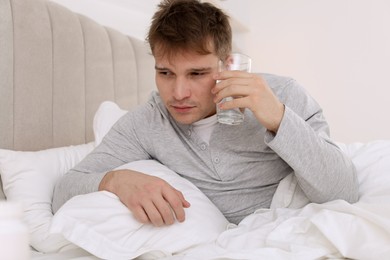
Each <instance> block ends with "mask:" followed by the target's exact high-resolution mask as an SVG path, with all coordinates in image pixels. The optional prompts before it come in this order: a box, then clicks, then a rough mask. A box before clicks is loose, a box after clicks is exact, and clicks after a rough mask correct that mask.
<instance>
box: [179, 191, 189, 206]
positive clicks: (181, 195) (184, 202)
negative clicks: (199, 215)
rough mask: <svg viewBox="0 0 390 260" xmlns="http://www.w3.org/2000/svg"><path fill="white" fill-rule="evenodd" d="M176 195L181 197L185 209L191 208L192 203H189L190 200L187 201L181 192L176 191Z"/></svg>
mask: <svg viewBox="0 0 390 260" xmlns="http://www.w3.org/2000/svg"><path fill="white" fill-rule="evenodd" d="M176 193H177V195H178V196H179V198H180V199H181V201H182V203H183V207H185V208H189V207H190V206H191V203H189V202H188V200H186V199H185V198H184V195H183V193H182V192H181V191H178V190H176Z"/></svg>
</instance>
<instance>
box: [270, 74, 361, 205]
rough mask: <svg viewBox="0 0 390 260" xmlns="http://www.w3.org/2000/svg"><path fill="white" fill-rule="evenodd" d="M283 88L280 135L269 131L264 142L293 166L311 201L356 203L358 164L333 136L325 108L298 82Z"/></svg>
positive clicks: (289, 83)
mask: <svg viewBox="0 0 390 260" xmlns="http://www.w3.org/2000/svg"><path fill="white" fill-rule="evenodd" d="M282 89H283V91H282V92H281V93H278V95H279V98H280V100H281V101H282V102H283V103H284V105H285V113H284V116H283V119H282V122H281V125H280V127H279V129H278V132H277V134H273V133H271V132H267V133H266V135H265V142H266V143H267V145H268V146H269V147H270V148H271V149H273V150H274V151H275V152H276V153H277V154H278V155H279V156H280V157H281V158H282V159H283V160H284V161H286V162H287V163H288V164H289V165H290V166H291V168H292V169H293V170H294V173H295V175H296V177H297V181H298V184H299V186H300V187H301V189H302V190H303V192H304V193H305V194H306V196H307V197H308V199H309V200H310V201H312V202H315V203H324V202H327V201H331V200H336V199H342V200H346V201H348V202H350V203H354V202H356V201H357V199H358V180H357V176H356V169H355V166H354V164H353V162H352V160H351V159H350V158H349V157H347V156H346V155H345V154H344V153H343V152H342V151H341V149H339V147H338V146H337V145H336V144H335V143H334V142H333V141H332V140H331V139H330V137H329V126H328V124H327V122H326V120H325V118H324V116H323V113H322V109H321V108H320V106H319V105H318V103H317V102H316V101H315V100H314V99H313V98H312V97H310V96H309V95H308V94H307V93H306V91H305V90H304V89H303V88H302V87H301V86H300V85H299V84H297V82H296V81H294V80H290V81H288V83H287V84H286V86H285V87H284V88H282Z"/></svg>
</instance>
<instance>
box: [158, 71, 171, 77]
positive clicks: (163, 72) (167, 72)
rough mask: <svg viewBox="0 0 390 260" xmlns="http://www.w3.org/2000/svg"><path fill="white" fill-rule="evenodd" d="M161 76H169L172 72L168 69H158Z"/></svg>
mask: <svg viewBox="0 0 390 260" xmlns="http://www.w3.org/2000/svg"><path fill="white" fill-rule="evenodd" d="M158 74H160V75H161V76H171V75H172V72H170V71H159V73H158Z"/></svg>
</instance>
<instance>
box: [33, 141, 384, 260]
mask: <svg viewBox="0 0 390 260" xmlns="http://www.w3.org/2000/svg"><path fill="white" fill-rule="evenodd" d="M340 147H341V148H342V149H343V150H344V151H345V152H346V153H347V154H348V155H349V156H350V157H351V158H352V159H353V161H354V163H355V165H356V168H357V172H358V178H359V183H360V199H359V202H357V203H355V204H348V203H346V202H345V201H341V200H340V201H332V202H329V203H324V204H314V203H309V204H307V205H305V206H304V207H302V208H298V209H295V208H291V207H295V206H297V205H299V204H300V203H302V204H304V203H306V201H305V197H304V196H302V194H301V193H300V190H299V188H298V187H297V186H296V181H295V179H294V177H293V176H288V177H286V178H285V179H284V180H283V181H282V182H281V184H280V185H279V188H278V190H277V192H276V194H275V196H274V200H273V203H272V208H271V209H268V210H258V211H257V212H255V213H254V214H252V215H250V216H248V217H246V218H245V219H244V220H243V221H242V222H241V223H240V224H239V225H238V226H235V225H231V226H230V227H229V228H228V229H227V230H225V231H223V232H222V233H221V234H220V235H219V236H218V237H217V239H216V240H215V242H213V243H207V244H201V245H197V246H195V247H192V248H189V249H187V250H185V251H183V252H181V253H180V254H176V255H174V256H170V257H168V258H164V259H300V260H301V259H324V258H352V259H390V141H376V142H371V143H367V144H361V143H355V144H350V145H345V144H340ZM74 252H77V251H74ZM74 252H73V254H72V257H71V258H69V252H68V257H67V258H63V256H64V255H63V256H62V257H61V255H56V256H54V255H51V256H46V257H49V258H46V257H45V256H42V255H35V256H34V259H35V258H36V259H80V260H81V259H96V258H95V257H92V256H91V257H88V256H86V255H85V252H84V251H80V255H79V256H77V254H75V253H74ZM64 253H65V254H66V252H63V254H64ZM77 257H79V258H77Z"/></svg>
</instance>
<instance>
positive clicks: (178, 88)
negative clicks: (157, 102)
mask: <svg viewBox="0 0 390 260" xmlns="http://www.w3.org/2000/svg"><path fill="white" fill-rule="evenodd" d="M190 95H191V91H190V87H189V82H188V80H187V79H185V78H177V79H176V82H175V86H174V89H173V96H174V98H175V99H176V100H183V99H186V98H188V97H189V96H190Z"/></svg>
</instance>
